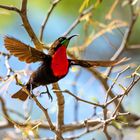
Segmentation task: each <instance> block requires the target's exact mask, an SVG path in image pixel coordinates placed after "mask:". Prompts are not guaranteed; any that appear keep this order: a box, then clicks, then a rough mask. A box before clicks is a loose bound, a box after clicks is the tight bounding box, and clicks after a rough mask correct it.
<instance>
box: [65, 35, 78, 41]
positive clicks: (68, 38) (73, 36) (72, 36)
mask: <svg viewBox="0 0 140 140" xmlns="http://www.w3.org/2000/svg"><path fill="white" fill-rule="evenodd" d="M75 36H79V35H78V34H75V35H72V36H70V37H68V38H67V39H68V40H70V39H71V38H73V37H75Z"/></svg>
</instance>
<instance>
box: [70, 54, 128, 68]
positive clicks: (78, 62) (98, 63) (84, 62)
mask: <svg viewBox="0 0 140 140" xmlns="http://www.w3.org/2000/svg"><path fill="white" fill-rule="evenodd" d="M127 60H128V59H127V58H125V57H124V58H122V59H119V60H114V61H98V60H97V61H90V60H71V59H69V62H70V65H79V66H82V67H86V68H89V67H96V66H100V67H111V66H115V65H118V64H120V63H122V62H125V61H127Z"/></svg>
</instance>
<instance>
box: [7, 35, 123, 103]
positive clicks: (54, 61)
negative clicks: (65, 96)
mask: <svg viewBox="0 0 140 140" xmlns="http://www.w3.org/2000/svg"><path fill="white" fill-rule="evenodd" d="M74 36H76V35H72V36H70V37H60V38H58V39H57V40H55V42H54V43H53V44H52V45H51V47H50V49H49V50H48V54H45V53H44V52H42V51H39V50H37V49H35V48H33V47H30V46H29V45H26V44H24V43H23V42H21V41H19V40H17V39H15V38H13V37H8V36H5V38H4V46H5V48H6V49H7V50H8V51H9V52H10V54H11V55H14V56H16V57H18V59H19V60H20V61H25V62H26V63H35V62H39V61H40V62H41V65H40V66H39V67H38V68H37V70H35V71H34V72H33V73H32V74H31V76H30V78H29V81H28V82H27V84H26V85H25V86H24V87H22V88H21V89H20V90H19V91H18V92H16V93H15V94H13V95H12V98H18V99H20V100H22V101H25V100H26V99H27V97H28V94H27V92H26V91H25V89H24V88H26V89H27V90H28V91H29V92H30V91H31V90H33V89H34V88H36V87H38V86H41V85H44V86H45V85H48V84H51V83H55V82H57V81H59V80H60V79H62V78H63V77H65V76H66V75H67V73H68V71H69V68H70V67H71V66H73V65H79V66H82V67H93V66H102V67H110V66H114V65H117V64H119V63H121V62H123V61H124V59H120V60H115V61H90V60H72V59H68V58H67V54H66V49H67V46H68V44H69V41H70V39H71V38H73V37H74Z"/></svg>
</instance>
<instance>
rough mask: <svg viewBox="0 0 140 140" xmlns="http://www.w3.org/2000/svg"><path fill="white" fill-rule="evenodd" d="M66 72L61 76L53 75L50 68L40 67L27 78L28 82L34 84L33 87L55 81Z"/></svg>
mask: <svg viewBox="0 0 140 140" xmlns="http://www.w3.org/2000/svg"><path fill="white" fill-rule="evenodd" d="M66 74H67V73H65V74H64V75H61V76H55V75H54V73H53V72H52V69H51V68H48V67H40V68H38V69H37V70H36V71H35V72H33V74H32V75H31V78H30V80H29V83H30V84H32V85H34V87H37V86H40V85H48V84H51V83H55V82H57V81H58V80H60V79H61V78H63V77H64V76H65V75H66Z"/></svg>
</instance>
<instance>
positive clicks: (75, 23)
mask: <svg viewBox="0 0 140 140" xmlns="http://www.w3.org/2000/svg"><path fill="white" fill-rule="evenodd" d="M93 9H94V6H93V5H92V6H90V7H89V8H88V9H86V10H84V11H83V12H82V13H81V14H80V15H79V16H78V17H77V18H76V20H75V21H74V22H73V23H72V25H71V26H70V28H69V29H68V30H67V31H66V32H65V33H64V34H63V36H67V35H68V34H69V33H70V32H71V31H72V30H73V29H74V28H75V27H76V26H77V25H78V24H79V23H80V22H81V19H82V18H83V17H84V16H85V15H87V14H89V13H90V12H91V11H92V10H93Z"/></svg>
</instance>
